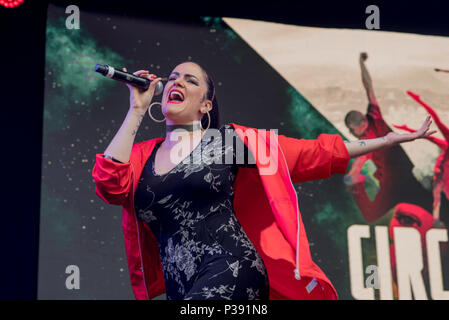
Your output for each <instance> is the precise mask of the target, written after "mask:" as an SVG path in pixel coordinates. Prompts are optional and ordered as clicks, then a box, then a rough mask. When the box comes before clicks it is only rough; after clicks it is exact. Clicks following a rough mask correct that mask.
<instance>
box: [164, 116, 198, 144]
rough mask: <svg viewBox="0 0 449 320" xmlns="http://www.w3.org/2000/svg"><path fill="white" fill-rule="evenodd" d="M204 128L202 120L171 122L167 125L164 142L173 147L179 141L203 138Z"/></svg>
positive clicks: (190, 141) (189, 141)
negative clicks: (202, 127) (180, 122)
mask: <svg viewBox="0 0 449 320" xmlns="http://www.w3.org/2000/svg"><path fill="white" fill-rule="evenodd" d="M202 136H203V130H202V129H201V122H200V121H196V122H193V123H187V124H175V123H170V124H167V125H166V126H165V140H164V142H163V144H164V145H165V146H166V147H168V148H171V147H173V146H174V145H176V144H177V143H179V142H184V141H185V142H188V143H192V142H193V141H194V140H196V139H201V138H202Z"/></svg>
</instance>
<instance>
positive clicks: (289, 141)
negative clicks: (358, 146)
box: [279, 133, 350, 183]
mask: <svg viewBox="0 0 449 320" xmlns="http://www.w3.org/2000/svg"><path fill="white" fill-rule="evenodd" d="M279 143H280V147H281V148H282V150H283V153H284V156H285V159H286V161H287V165H288V169H289V172H290V176H291V178H292V182H293V183H296V182H304V181H309V180H317V179H324V178H329V177H330V176H331V175H332V174H335V173H346V170H347V167H348V163H349V159H350V156H349V152H348V149H347V148H346V145H345V144H344V141H343V138H342V137H341V136H340V135H338V134H325V133H323V134H320V135H319V136H318V138H317V139H295V138H290V137H286V136H283V135H279Z"/></svg>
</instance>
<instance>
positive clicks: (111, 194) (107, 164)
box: [92, 154, 132, 205]
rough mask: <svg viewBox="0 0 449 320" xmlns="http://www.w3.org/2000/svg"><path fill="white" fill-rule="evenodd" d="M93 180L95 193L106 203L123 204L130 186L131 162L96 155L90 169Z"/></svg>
mask: <svg viewBox="0 0 449 320" xmlns="http://www.w3.org/2000/svg"><path fill="white" fill-rule="evenodd" d="M92 177H93V178H94V182H95V193H96V194H97V195H98V196H99V197H100V198H101V199H103V200H104V201H105V202H106V203H109V204H115V205H123V204H124V203H125V202H126V200H127V198H128V196H129V194H130V191H131V187H132V167H131V163H130V162H127V163H119V162H115V161H112V160H110V159H107V158H104V157H103V154H97V155H96V161H95V165H94V168H93V170H92Z"/></svg>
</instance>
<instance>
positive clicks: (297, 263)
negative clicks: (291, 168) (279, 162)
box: [279, 145, 301, 280]
mask: <svg viewBox="0 0 449 320" xmlns="http://www.w3.org/2000/svg"><path fill="white" fill-rule="evenodd" d="M279 150H281V153H282V157H283V159H284V163H285V166H286V167H287V168H288V165H287V160H285V155H284V152H283V151H282V148H281V146H280V145H279ZM288 179H289V180H290V185H291V187H292V189H293V191H294V193H295V199H296V222H297V225H298V231H297V233H296V268H295V269H294V274H295V279H296V280H301V274H300V272H299V230H300V225H299V207H298V195H297V194H296V190H295V187H294V186H293V182H292V179H291V177H290V173H289V174H288Z"/></svg>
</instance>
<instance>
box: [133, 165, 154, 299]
mask: <svg viewBox="0 0 449 320" xmlns="http://www.w3.org/2000/svg"><path fill="white" fill-rule="evenodd" d="M130 164H131V168H132V170H133V178H132V185H131V191H132V193H131V201H132V205H133V211H134V218H135V219H136V228H137V244H138V246H139V258H140V265H141V267H140V271H141V272H142V276H143V284H144V286H145V292H146V294H147V299H148V300H150V295H149V294H148V288H147V282H146V281H145V271H144V270H145V269H144V267H143V259H142V249H141V246H140V228H139V222H138V221H137V214H136V208H135V207H134V166H133V164H132V163H131V161H130Z"/></svg>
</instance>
